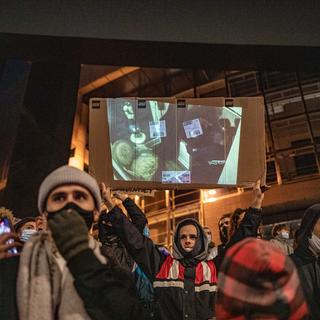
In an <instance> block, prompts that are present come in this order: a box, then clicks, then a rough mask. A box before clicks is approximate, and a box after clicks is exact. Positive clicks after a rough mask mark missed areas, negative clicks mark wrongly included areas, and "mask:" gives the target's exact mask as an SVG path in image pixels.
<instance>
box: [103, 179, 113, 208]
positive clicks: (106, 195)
mask: <svg viewBox="0 0 320 320" xmlns="http://www.w3.org/2000/svg"><path fill="white" fill-rule="evenodd" d="M100 190H101V196H102V199H103V201H104V203H105V204H106V206H107V208H108V210H111V209H112V208H113V207H114V206H115V205H116V204H115V202H114V200H113V199H112V195H111V190H110V188H109V187H106V185H105V184H104V182H101V183H100Z"/></svg>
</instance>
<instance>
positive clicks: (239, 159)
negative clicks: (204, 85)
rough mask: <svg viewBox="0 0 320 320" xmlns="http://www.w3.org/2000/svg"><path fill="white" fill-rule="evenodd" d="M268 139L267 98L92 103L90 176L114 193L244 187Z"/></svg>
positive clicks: (258, 173)
mask: <svg viewBox="0 0 320 320" xmlns="http://www.w3.org/2000/svg"><path fill="white" fill-rule="evenodd" d="M264 139H265V136H264V109H263V100H262V98H233V99H231V98H229V99H225V98H204V99H203V98H200V99H179V100H176V99H171V98H161V99H160V98H159V99H156V98H150V99H139V98H117V99H91V101H90V127H89V148H90V172H91V173H92V174H93V175H94V176H95V177H96V178H97V180H98V181H105V182H106V183H107V184H108V185H109V186H110V187H112V188H124V189H127V188H130V189H131V188H147V189H150V188H154V189H170V188H175V189H183V188H212V187H217V186H245V185H248V184H251V183H253V182H254V181H255V180H257V179H258V178H261V177H262V176H263V175H264V172H265V140H264Z"/></svg>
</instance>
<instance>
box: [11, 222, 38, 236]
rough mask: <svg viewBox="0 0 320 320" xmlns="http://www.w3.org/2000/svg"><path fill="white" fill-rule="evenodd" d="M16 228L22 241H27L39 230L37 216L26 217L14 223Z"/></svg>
mask: <svg viewBox="0 0 320 320" xmlns="http://www.w3.org/2000/svg"><path fill="white" fill-rule="evenodd" d="M14 230H15V232H16V233H17V235H18V237H19V238H20V240H21V241H22V242H27V241H28V240H29V238H30V237H31V236H32V235H34V234H35V233H36V232H37V224H36V218H35V217H26V218H23V219H21V220H20V221H19V222H17V223H16V224H15V225H14Z"/></svg>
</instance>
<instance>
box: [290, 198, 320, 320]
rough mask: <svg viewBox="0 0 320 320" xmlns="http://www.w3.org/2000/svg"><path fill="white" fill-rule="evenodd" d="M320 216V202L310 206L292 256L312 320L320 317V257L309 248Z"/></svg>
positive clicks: (303, 219)
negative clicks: (310, 239)
mask: <svg viewBox="0 0 320 320" xmlns="http://www.w3.org/2000/svg"><path fill="white" fill-rule="evenodd" d="M319 218H320V204H317V205H314V206H312V207H310V208H309V209H308V210H307V211H306V212H305V213H304V216H303V218H302V222H301V227H300V229H299V230H298V237H297V243H298V246H297V248H296V249H295V251H294V253H293V255H291V256H290V257H291V258H292V259H293V262H294V263H295V265H296V267H297V269H298V273H299V277H300V282H301V285H302V288H303V290H304V294H305V297H306V300H307V303H308V306H309V311H310V313H311V316H310V319H312V320H316V319H317V320H319V319H320V259H319V257H316V256H315V255H314V254H313V253H312V251H311V250H310V249H309V238H311V236H312V231H313V228H314V226H315V224H316V222H317V221H318V219H319Z"/></svg>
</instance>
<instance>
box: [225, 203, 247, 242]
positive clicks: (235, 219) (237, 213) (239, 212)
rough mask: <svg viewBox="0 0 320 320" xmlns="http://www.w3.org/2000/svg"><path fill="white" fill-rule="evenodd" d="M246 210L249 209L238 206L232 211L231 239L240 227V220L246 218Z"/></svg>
mask: <svg viewBox="0 0 320 320" xmlns="http://www.w3.org/2000/svg"><path fill="white" fill-rule="evenodd" d="M246 211H247V209H242V208H237V209H236V210H234V212H233V213H232V215H231V217H230V228H229V235H228V239H230V238H231V237H232V235H233V234H234V233H235V232H236V230H237V229H238V227H239V225H240V222H241V221H242V219H243V218H244V215H245V214H246Z"/></svg>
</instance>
